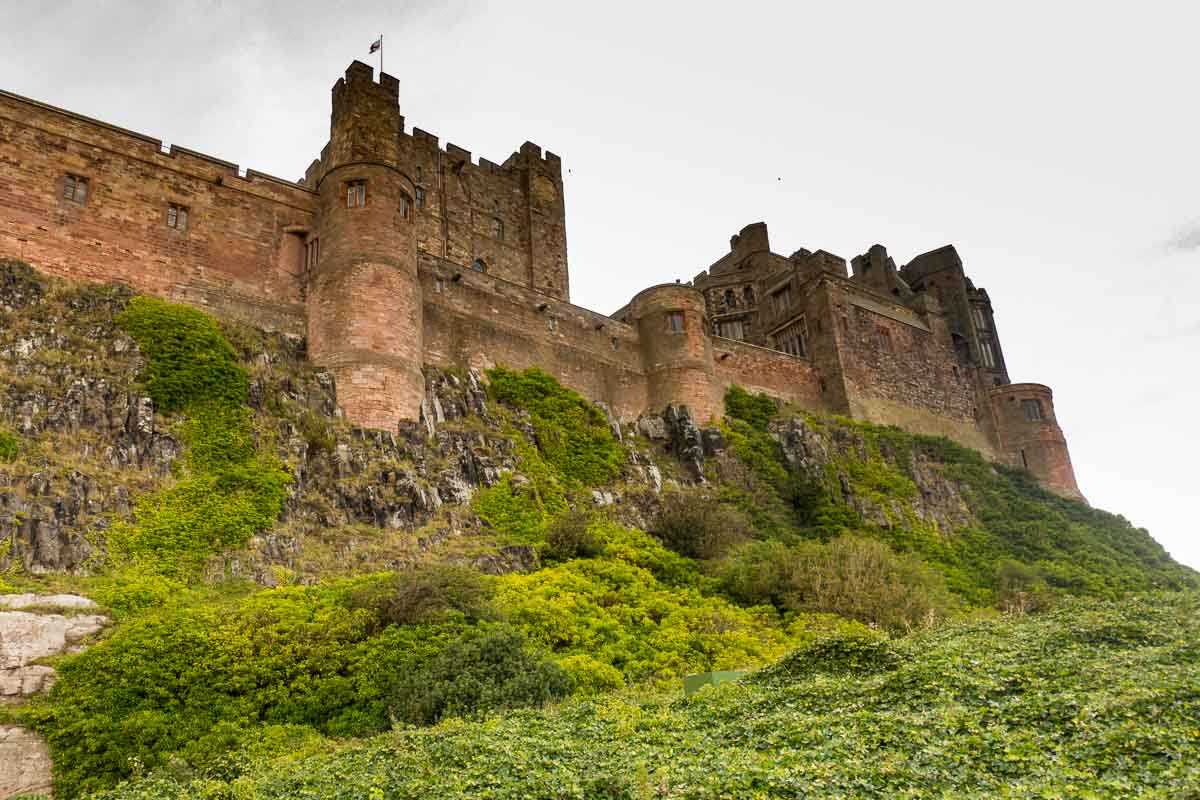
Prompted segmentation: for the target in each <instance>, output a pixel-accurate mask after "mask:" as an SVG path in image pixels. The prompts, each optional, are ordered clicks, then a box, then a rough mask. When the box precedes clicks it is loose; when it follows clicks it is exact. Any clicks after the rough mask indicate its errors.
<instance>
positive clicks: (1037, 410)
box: [1021, 399, 1045, 422]
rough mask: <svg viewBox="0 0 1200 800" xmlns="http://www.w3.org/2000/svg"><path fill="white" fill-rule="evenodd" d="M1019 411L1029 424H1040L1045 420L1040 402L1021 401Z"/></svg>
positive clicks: (1035, 400)
mask: <svg viewBox="0 0 1200 800" xmlns="http://www.w3.org/2000/svg"><path fill="white" fill-rule="evenodd" d="M1021 411H1022V413H1024V414H1025V419H1027V420H1029V421H1030V422H1040V421H1041V420H1043V419H1045V417H1044V416H1043V415H1042V401H1041V400H1037V399H1034V400H1022V401H1021Z"/></svg>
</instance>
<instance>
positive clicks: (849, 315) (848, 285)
mask: <svg viewBox="0 0 1200 800" xmlns="http://www.w3.org/2000/svg"><path fill="white" fill-rule="evenodd" d="M332 100H333V110H332V116H331V119H330V132H329V143H328V144H327V145H326V146H325V147H324V148H323V149H322V151H321V153H320V156H319V157H318V158H317V159H316V160H314V161H313V162H312V164H311V165H309V167H308V169H307V170H306V171H305V174H304V178H303V179H302V180H299V181H297V182H292V181H286V180H280V179H278V178H273V177H271V176H269V175H264V174H261V173H257V172H254V171H253V170H249V171H246V172H244V173H243V172H241V171H240V170H239V169H238V167H237V165H235V164H230V163H227V162H225V161H221V160H219V159H216V158H212V157H210V156H206V155H202V154H200V153H196V152H192V151H190V150H185V149H184V148H182V147H171V148H170V149H169V150H164V149H163V147H162V143H161V142H160V141H159V140H157V139H153V138H151V137H148V136H144V135H142V134H138V133H133V132H131V131H127V130H123V129H121V128H117V127H114V126H112V125H107V124H105V123H102V122H98V121H96V120H92V119H88V118H85V117H82V116H79V115H77V114H72V113H70V112H67V111H62V110H60V109H56V108H52V107H50V106H47V105H44V104H41V103H38V102H35V101H32V100H28V99H25V98H22V97H18V96H16V95H12V94H8V93H4V92H0V257H14V258H21V259H23V260H25V261H28V262H30V263H31V264H33V265H34V266H36V267H37V268H39V269H41V270H43V271H45V272H48V273H51V274H56V275H59V276H63V277H67V278H71V279H85V280H93V281H105V282H108V281H120V282H123V283H127V284H129V285H131V286H133V287H135V288H136V289H138V290H141V291H145V292H151V293H155V294H159V295H162V296H165V297H169V298H173V299H176V300H180V301H185V302H189V303H193V304H196V305H198V306H202V307H205V308H208V309H209V310H211V311H213V312H214V313H217V314H219V315H224V316H230V317H237V318H241V319H246V320H250V321H252V322H254V323H255V324H257V325H259V326H262V327H266V328H272V329H276V330H280V331H283V332H286V333H289V334H293V335H296V336H304V337H306V341H307V348H308V353H309V356H310V358H311V359H312V360H313V361H314V362H315V363H317V364H319V365H321V366H323V367H324V368H326V369H328V370H329V371H330V372H331V373H332V374H333V376H334V378H335V381H336V386H337V393H338V400H339V403H340V405H341V406H342V408H343V411H344V413H345V414H346V416H347V417H348V418H349V419H350V420H352V421H354V422H355V423H358V424H360V425H362V426H365V427H373V428H384V429H395V427H396V426H397V424H398V423H399V421H400V420H404V419H410V420H411V419H416V418H417V417H418V416H419V414H420V412H421V405H422V401H423V399H424V397H425V390H424V380H423V377H422V366H423V365H425V364H430V365H435V366H441V367H449V366H475V367H481V366H491V365H494V364H503V365H507V366H511V367H517V368H521V367H530V366H538V367H541V368H543V369H545V370H546V371H548V372H550V373H552V374H554V375H556V376H557V377H558V378H559V379H560V380H561V381H563V382H564V383H565V384H567V385H569V386H571V387H573V388H574V389H576V390H578V391H579V392H580V393H582V394H583V395H585V396H587V397H589V398H591V399H593V400H596V401H600V402H603V403H605V404H607V405H608V407H609V408H610V409H611V410H612V412H613V413H614V414H615V415H616V416H617V417H619V418H621V419H623V420H630V419H634V418H636V417H638V416H639V415H641V414H643V413H646V412H656V411H661V410H662V409H663V408H664V407H665V406H667V405H668V404H682V405H686V406H687V407H688V408H689V409H690V410H691V412H692V414H693V416H694V417H695V418H696V419H698V420H699V421H701V422H703V421H705V420H707V419H709V418H711V417H716V416H720V415H721V413H722V410H723V409H722V404H723V397H724V393H725V390H726V388H727V387H729V386H730V385H732V384H739V385H741V386H744V387H746V388H747V389H749V390H752V391H760V392H765V393H767V394H769V395H772V396H774V397H776V398H779V399H780V400H783V401H787V402H790V403H793V404H795V405H796V406H799V407H802V408H807V409H812V410H816V411H823V412H830V413H837V414H845V415H848V416H851V417H855V418H859V419H865V420H870V421H873V422H878V423H884V424H895V425H898V426H900V427H903V428H906V429H909V430H913V431H918V432H924V433H931V434H941V435H944V436H948V437H949V438H951V439H954V440H956V441H958V442H961V443H962V444H965V445H968V446H971V447H974V448H976V449H978V450H980V451H982V452H983V453H984V454H986V455H988V456H990V457H992V458H994V459H996V460H999V461H1003V462H1006V463H1010V464H1013V465H1015V466H1024V467H1026V468H1027V469H1028V470H1029V471H1030V472H1032V473H1033V474H1034V475H1035V476H1036V477H1037V478H1038V479H1039V480H1041V481H1042V483H1043V484H1044V485H1046V486H1047V487H1049V488H1050V489H1052V490H1054V491H1056V492H1059V493H1061V494H1064V495H1067V496H1071V497H1080V493H1079V489H1078V487H1077V486H1076V483H1075V477H1074V474H1073V471H1072V468H1071V461H1070V457H1069V455H1068V452H1067V445H1066V441H1065V439H1064V437H1063V433H1062V431H1061V429H1060V428H1059V426H1058V424H1057V422H1056V420H1055V415H1054V405H1053V401H1052V397H1051V392H1050V389H1049V388H1047V387H1046V386H1043V385H1041V384H1036V383H1012V382H1011V381H1010V380H1009V373H1008V368H1007V365H1006V363H1005V360H1004V354H1003V352H1002V350H1001V347H1000V339H999V336H998V334H997V330H996V324H995V319H994V317H993V314H992V305H991V302H990V300H989V299H988V295H987V292H986V291H984V290H983V289H981V288H977V287H975V286H974V284H972V282H971V280H970V278H968V277H967V275H966V273H965V272H964V271H963V262H962V259H961V258H960V256H959V254H958V253H957V252H956V251H955V249H954V248H953V247H952V246H945V247H941V248H939V249H936V250H933V251H931V252H928V253H925V254H923V255H919V256H917V257H916V258H914V259H912V260H911V261H909V262H908V263H907V264H905V265H903V266H897V264H896V262H895V261H894V260H893V258H892V257H891V256H889V254H888V252H887V251H886V250H885V249H884V248H883V247H882V246H880V245H875V246H873V247H871V248H870V249H869V250H867V252H866V253H864V254H863V255H860V256H857V257H855V258H852V259H851V260H850V262H849V264H847V262H846V260H845V259H843V258H840V257H838V256H835V255H833V254H831V253H827V252H825V251H823V250H816V251H809V250H806V249H800V250H797V251H796V252H794V253H792V254H791V255H790V256H784V255H780V254H777V253H775V252H773V251H772V250H771V244H770V242H769V240H768V236H767V228H766V226H765V225H763V224H762V223H756V224H752V225H748V226H746V227H745V228H743V229H742V230H741V231H740V232H739V233H738V234H737V235H735V236H733V237H732V239H731V240H730V244H729V251H728V252H727V253H725V254H724V255H721V257H720V258H717V259H716V260H715V261H714V262H713V263H712V265H711V266H709V267H708V268H707V269H706V270H704V271H702V272H700V273H699V274H698V275H696V276H695V277H694V278H693V279H692V281H691V282H690V283H681V282H679V281H675V282H672V283H667V284H663V285H658V286H651V287H649V288H647V289H643V290H642V291H641V292H639V293H638V294H636V295H635V296H634V297H633V298H632V299H631V300H630V302H629V304H628V305H627V306H625V307H624V308H622V309H620V310H619V311H617V312H616V313H614V314H613V315H611V316H606V315H604V314H599V313H596V312H593V311H589V310H587V309H584V308H580V307H578V306H575V305H572V304H571V303H570V295H569V287H568V273H567V243H566V242H567V240H566V228H565V214H564V198H563V182H562V168H561V163H560V161H559V157H558V156H556V155H554V154H552V153H549V152H545V153H543V152H542V150H541V148H539V147H538V146H536V145H534V144H531V143H528V142H527V143H525V144H524V145H522V146H521V147H520V149H519V150H518V151H517V152H515V153H513V154H512V155H511V156H509V157H508V158H507V159H505V160H504V162H503V163H499V164H497V163H493V162H490V161H487V160H485V159H482V158H481V159H477V160H476V159H473V158H472V156H471V153H470V152H468V151H466V150H464V149H461V148H459V147H457V146H455V145H453V144H448V143H447V144H445V145H444V146H442V145H440V144H439V142H438V139H437V137H436V136H434V135H432V134H429V133H426V132H425V131H422V130H420V129H419V128H411V129H409V128H408V127H406V124H405V119H404V117H402V116H401V114H400V105H399V82H398V81H397V79H396V78H394V77H392V76H391V75H387V74H381V75H380V76H379V79H378V81H376V79H375V76H374V72H373V70H372V68H371V67H369V66H367V65H366V64H363V63H360V62H357V61H356V62H354V63H352V64H351V65H350V67H349V69H347V70H346V74H345V77H343V78H339V79H338V80H337V82H336V83H335V84H334V86H333V98H332ZM699 266H701V265H697V267H699Z"/></svg>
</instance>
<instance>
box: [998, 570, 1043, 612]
mask: <svg viewBox="0 0 1200 800" xmlns="http://www.w3.org/2000/svg"><path fill="white" fill-rule="evenodd" d="M1053 600H1054V596H1053V594H1052V593H1051V592H1050V587H1049V586H1047V584H1046V581H1045V580H1044V579H1043V578H1042V576H1041V575H1039V574H1038V573H1037V570H1035V569H1033V568H1032V567H1030V566H1029V565H1027V564H1022V563H1021V562H1020V561H1014V560H1013V559H1011V558H1004V559H1001V560H1000V561H998V562H996V606H997V607H998V608H999V609H1000V610H1002V611H1004V612H1006V613H1010V614H1024V613H1027V612H1035V611H1045V610H1046V609H1047V608H1049V607H1050V606H1051V605H1052V603H1053Z"/></svg>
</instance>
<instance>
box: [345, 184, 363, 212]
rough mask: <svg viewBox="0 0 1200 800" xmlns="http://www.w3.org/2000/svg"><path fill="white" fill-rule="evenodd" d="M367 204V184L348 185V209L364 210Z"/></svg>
mask: <svg viewBox="0 0 1200 800" xmlns="http://www.w3.org/2000/svg"><path fill="white" fill-rule="evenodd" d="M366 204H367V182H366V181H350V182H349V183H347V184H346V208H362V207H363V206H365V205H366Z"/></svg>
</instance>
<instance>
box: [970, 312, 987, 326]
mask: <svg viewBox="0 0 1200 800" xmlns="http://www.w3.org/2000/svg"><path fill="white" fill-rule="evenodd" d="M971 319H972V320H973V321H974V322H975V330H977V331H986V330H988V324H987V314H984V313H983V306H971Z"/></svg>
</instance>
